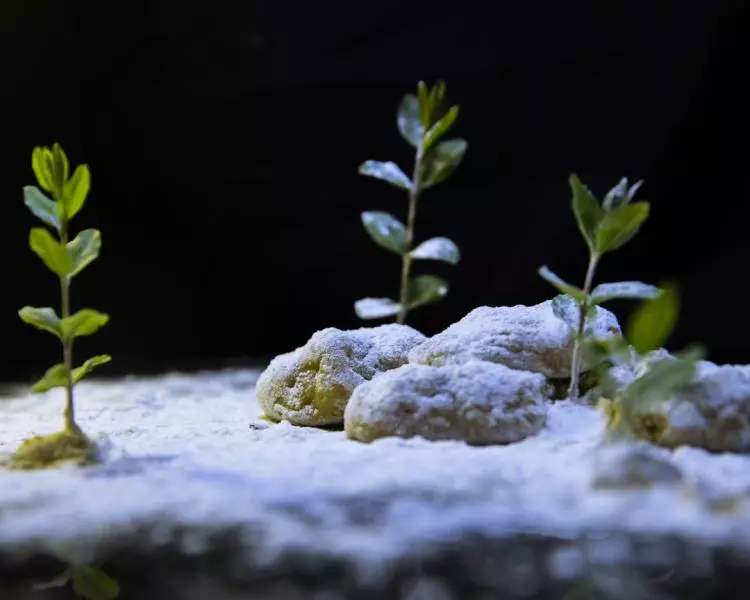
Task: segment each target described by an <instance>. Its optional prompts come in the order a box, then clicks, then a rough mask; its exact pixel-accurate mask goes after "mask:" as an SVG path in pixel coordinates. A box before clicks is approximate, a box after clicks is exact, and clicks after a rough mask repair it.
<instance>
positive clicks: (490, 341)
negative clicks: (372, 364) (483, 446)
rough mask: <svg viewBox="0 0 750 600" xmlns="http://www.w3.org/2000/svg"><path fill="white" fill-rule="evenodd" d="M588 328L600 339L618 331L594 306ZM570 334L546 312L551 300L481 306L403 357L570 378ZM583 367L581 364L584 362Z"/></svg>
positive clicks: (612, 320)
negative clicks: (491, 365)
mask: <svg viewBox="0 0 750 600" xmlns="http://www.w3.org/2000/svg"><path fill="white" fill-rule="evenodd" d="M596 314H597V316H596V319H595V320H594V323H593V329H594V333H595V335H596V336H598V337H602V338H606V337H609V336H612V335H614V334H616V333H619V332H620V326H619V325H618V323H617V319H616V318H615V316H614V315H613V314H612V313H611V312H609V311H608V310H606V309H603V308H601V307H597V313H596ZM572 352H573V334H572V331H571V329H570V327H569V326H568V325H567V324H566V323H565V322H563V321H562V320H561V319H559V318H558V317H556V316H555V315H554V313H553V312H552V301H551V300H548V301H545V302H542V303H541V304H536V305H534V306H523V305H518V306H503V307H499V308H492V307H489V306H482V307H480V308H476V309H474V310H473V311H471V312H470V313H469V314H468V315H466V316H465V317H464V318H463V319H461V320H460V321H458V322H457V323H454V324H453V325H451V326H450V327H448V328H447V329H446V330H445V331H443V332H442V333H439V334H437V335H436V336H434V337H432V338H430V339H428V340H426V341H424V342H422V343H421V344H419V345H418V346H416V347H415V348H414V349H413V350H412V351H411V352H410V353H409V361H410V362H414V363H419V364H425V365H431V366H435V367H441V366H445V365H456V364H461V363H464V362H466V361H468V360H472V359H478V360H483V361H487V362H492V363H498V364H503V365H506V366H508V367H510V368H512V369H521V370H526V371H533V372H535V373H542V374H544V375H546V376H547V377H552V378H565V377H570V362H571V358H572ZM584 367H585V365H584Z"/></svg>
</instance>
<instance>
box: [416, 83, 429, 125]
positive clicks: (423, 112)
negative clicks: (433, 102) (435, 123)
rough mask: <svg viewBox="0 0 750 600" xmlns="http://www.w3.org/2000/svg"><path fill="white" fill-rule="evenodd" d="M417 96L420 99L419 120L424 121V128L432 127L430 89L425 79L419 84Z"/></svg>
mask: <svg viewBox="0 0 750 600" xmlns="http://www.w3.org/2000/svg"><path fill="white" fill-rule="evenodd" d="M417 98H418V101H419V120H420V121H421V122H422V128H423V129H425V130H426V129H429V127H430V113H431V106H430V91H429V90H428V89H427V85H426V84H425V82H424V81H420V82H419V83H418V84H417Z"/></svg>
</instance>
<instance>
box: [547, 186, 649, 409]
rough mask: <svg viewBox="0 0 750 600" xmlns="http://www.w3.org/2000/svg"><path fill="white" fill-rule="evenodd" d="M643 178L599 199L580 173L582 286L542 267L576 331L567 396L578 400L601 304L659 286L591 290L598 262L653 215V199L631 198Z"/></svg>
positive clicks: (561, 312) (577, 204)
mask: <svg viewBox="0 0 750 600" xmlns="http://www.w3.org/2000/svg"><path fill="white" fill-rule="evenodd" d="M642 183H643V182H642V181H639V182H637V183H636V184H634V185H632V186H629V185H628V180H627V178H623V179H621V180H620V182H619V183H618V184H617V185H615V186H614V187H613V188H612V189H611V190H610V191H609V192H607V194H606V196H605V197H604V200H603V201H602V202H601V203H599V201H598V200H597V198H596V196H594V194H593V193H591V191H590V190H589V189H588V188H587V187H586V186H585V185H583V183H582V182H581V180H580V179H579V178H578V176H577V175H575V174H572V175H571V176H570V179H569V184H570V188H571V191H572V197H573V199H572V208H573V213H574V214H575V218H576V221H577V223H578V228H579V229H580V231H581V234H582V235H583V238H584V239H585V241H586V245H587V246H588V250H589V263H588V268H587V270H586V277H585V279H584V284H583V287H582V288H579V287H576V286H575V285H572V284H570V283H567V282H566V281H564V280H563V279H562V278H560V277H558V276H557V275H555V274H554V273H553V272H552V271H551V270H550V269H549V268H547V267H546V266H543V267H541V268H540V269H539V274H540V275H541V276H542V277H543V278H544V279H545V280H547V281H548V282H549V283H551V284H552V285H553V286H554V287H555V288H557V290H558V291H559V292H561V295H559V296H557V297H556V298H555V299H554V300H553V309H554V311H555V314H556V315H557V316H558V317H559V318H560V319H562V320H563V321H565V322H566V323H568V325H570V327H571V328H572V329H573V331H574V335H575V340H574V347H573V359H572V364H571V367H570V372H571V376H570V388H569V389H568V396H569V397H570V398H571V399H574V400H575V399H576V398H578V395H579V381H580V376H581V367H582V354H581V347H582V344H584V343H585V341H586V340H587V339H589V338H590V337H591V336H592V328H591V326H590V325H591V322H592V318H593V316H594V314H595V311H596V307H597V306H598V305H600V304H603V303H604V302H607V301H609V300H614V299H617V298H640V299H652V298H656V297H657V296H658V295H659V293H660V292H659V289H658V288H656V287H654V286H652V285H648V284H645V283H641V282H640V281H621V282H617V283H601V284H599V285H597V286H596V287H595V288H593V289H592V286H593V283H594V275H595V273H596V268H597V266H598V265H599V261H600V260H601V258H602V256H603V255H604V254H606V253H609V252H613V251H614V250H617V249H618V248H621V247H622V246H623V245H625V244H626V243H627V242H629V241H630V240H631V239H633V237H634V236H635V234H636V233H638V230H639V229H640V227H641V225H642V224H643V222H644V221H645V220H646V219H647V218H648V215H649V211H650V205H649V203H648V202H632V200H633V197H634V196H635V193H636V192H637V191H638V188H640V187H641V184H642Z"/></svg>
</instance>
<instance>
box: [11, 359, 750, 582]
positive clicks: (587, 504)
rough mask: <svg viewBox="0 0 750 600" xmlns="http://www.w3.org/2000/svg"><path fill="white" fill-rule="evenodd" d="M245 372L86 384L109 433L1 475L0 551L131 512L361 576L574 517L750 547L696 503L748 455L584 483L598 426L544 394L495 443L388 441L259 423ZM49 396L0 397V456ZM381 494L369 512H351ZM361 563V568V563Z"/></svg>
mask: <svg viewBox="0 0 750 600" xmlns="http://www.w3.org/2000/svg"><path fill="white" fill-rule="evenodd" d="M257 376H258V372H257V371H227V372H219V373H205V374H198V375H169V376H164V377H157V378H150V379H145V378H130V379H126V380H122V381H116V382H84V383H82V384H81V385H80V386H79V387H78V388H77V389H78V415H79V422H80V424H81V426H82V427H83V428H84V429H85V430H86V431H87V432H88V433H89V434H90V435H92V436H96V435H98V434H99V433H106V434H107V435H108V437H109V440H110V443H111V450H110V451H109V457H108V461H107V463H106V464H105V465H103V466H100V467H95V468H92V469H86V470H79V469H75V468H65V469H59V470H55V471H46V472H36V473H19V472H9V471H4V470H2V471H0V552H5V551H8V550H12V549H13V548H14V547H19V546H18V545H19V544H21V545H23V544H28V543H33V542H37V541H44V542H46V543H58V542H59V543H63V544H64V543H65V542H66V541H69V540H73V539H76V538H79V539H81V538H86V537H90V538H92V539H95V538H97V537H98V536H105V537H107V536H109V537H116V536H117V535H118V532H124V531H129V530H132V528H133V527H134V526H135V525H143V524H150V525H153V535H154V536H155V537H154V539H156V537H158V536H159V535H162V536H167V537H168V536H169V531H170V528H171V527H172V526H187V527H188V528H189V529H191V530H192V531H194V532H195V535H194V536H192V537H189V538H187V541H184V543H185V544H188V543H189V544H190V545H191V548H189V549H188V550H192V551H198V552H199V551H200V550H201V548H202V547H203V546H202V544H203V543H204V542H205V540H206V539H207V537H206V536H207V534H209V533H211V532H216V531H217V530H242V529H243V528H247V529H248V530H254V531H257V530H258V529H259V528H260V529H261V530H263V531H264V532H265V533H266V535H265V536H264V537H262V541H258V538H257V537H256V538H254V539H255V540H256V541H255V542H253V544H254V546H253V548H252V552H249V553H248V560H253V561H256V562H258V563H273V561H274V560H276V557H278V556H279V553H280V552H282V551H284V550H285V549H288V548H290V547H294V548H304V549H309V550H310V551H312V552H321V553H330V554H333V555H342V556H348V557H349V558H350V559H351V560H353V561H355V562H356V564H357V565H359V566H360V567H362V568H363V572H369V573H375V572H377V569H378V567H379V565H382V564H384V561H389V560H394V559H397V558H398V556H400V555H402V554H404V553H407V552H408V551H409V550H410V549H411V550H413V549H414V548H417V547H419V546H420V544H430V543H434V542H435V541H440V540H443V539H450V538H456V537H460V536H461V535H462V534H467V533H470V532H473V531H481V532H483V533H485V534H490V535H492V534H496V535H498V536H503V535H512V532H513V531H523V532H537V533H547V534H551V535H564V536H570V535H576V534H578V533H581V532H584V531H588V530H592V529H594V530H596V529H598V530H607V531H612V532H621V531H632V532H649V533H678V534H683V535H684V536H687V537H688V538H693V539H695V540H696V541H702V542H706V543H721V544H745V545H750V512H748V507H747V506H746V505H744V506H741V508H740V509H739V510H738V511H735V512H732V513H721V512H717V511H713V510H712V509H711V507H710V502H709V501H708V500H707V498H709V497H710V498H713V499H716V498H721V497H723V496H737V495H743V494H744V495H747V493H748V491H750V457H747V456H740V455H733V454H723V455H721V454H717V455H711V454H708V453H706V452H704V451H701V450H698V449H692V448H682V449H679V450H677V451H674V452H670V451H666V450H664V451H663V452H662V454H663V456H664V457H665V458H667V459H668V460H670V461H672V462H673V463H674V464H675V465H677V466H678V467H679V468H680V469H681V470H682V471H683V473H684V476H685V479H686V481H687V485H688V486H689V487H693V488H695V489H699V490H702V491H701V493H699V494H697V495H696V494H686V493H685V486H667V485H664V486H656V487H653V488H651V489H649V490H641V491H623V490H595V489H593V488H592V486H591V479H592V474H593V468H594V461H595V457H596V454H597V451H598V447H599V445H600V444H601V439H602V432H603V427H604V424H603V421H602V418H601V417H600V415H599V414H598V413H597V412H595V411H594V410H592V409H589V408H586V407H581V406H573V405H570V404H568V403H558V404H555V405H553V406H552V408H551V410H550V413H549V416H548V421H547V424H546V426H545V428H544V429H543V430H542V431H541V432H540V433H539V434H537V435H535V436H532V437H530V438H528V439H526V440H524V441H522V442H519V443H516V444H513V445H508V446H492V447H470V446H467V445H465V444H463V443H458V442H427V441H425V440H422V439H412V440H401V439H395V438H389V439H384V440H380V441H377V442H374V443H372V444H369V445H366V444H361V443H358V442H354V441H350V440H347V439H346V438H345V435H344V433H343V432H338V431H323V430H318V429H310V428H299V427H293V426H290V425H288V424H280V425H273V426H270V427H268V428H266V429H257V430H256V429H252V428H250V427H249V424H250V423H251V422H252V421H253V420H254V419H256V418H257V417H258V416H259V413H260V410H259V407H258V405H257V404H256V402H255V398H254V393H253V386H254V382H255V380H256V379H257ZM61 410H62V392H61V390H53V391H51V392H49V393H48V394H46V395H42V396H31V395H27V396H19V397H18V398H13V399H10V400H4V401H0V452H2V453H10V452H12V450H13V449H15V447H16V446H17V445H18V444H19V443H20V442H21V441H22V440H23V439H24V438H25V437H27V436H28V435H30V434H32V433H33V434H46V433H51V432H54V431H56V430H58V429H59V428H60V425H61ZM363 503H364V504H365V505H367V504H368V503H371V505H372V506H377V507H378V511H377V513H376V515H375V516H374V517H373V518H374V520H373V521H372V522H370V523H368V522H362V521H360V520H357V519H354V518H353V517H352V507H355V506H361V505H362V504H363ZM368 568H369V570H368Z"/></svg>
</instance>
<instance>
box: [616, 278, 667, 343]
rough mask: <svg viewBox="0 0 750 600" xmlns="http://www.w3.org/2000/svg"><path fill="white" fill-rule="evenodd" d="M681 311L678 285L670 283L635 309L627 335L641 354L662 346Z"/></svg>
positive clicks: (629, 322)
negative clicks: (654, 296)
mask: <svg viewBox="0 0 750 600" xmlns="http://www.w3.org/2000/svg"><path fill="white" fill-rule="evenodd" d="M679 312H680V295H679V290H678V289H677V286H676V285H674V284H668V285H666V286H664V288H663V289H662V293H661V294H659V295H658V296H657V297H656V298H654V299H652V300H649V301H647V302H644V303H643V304H642V305H641V306H639V307H638V308H637V309H636V310H635V312H634V313H633V314H632V316H631V317H630V320H629V321H628V325H627V328H626V332H627V333H626V336H625V337H626V338H627V339H628V341H629V342H630V343H631V344H632V346H633V347H634V348H635V350H636V352H638V353H640V354H645V353H647V352H650V351H652V350H656V349H657V348H661V347H662V346H663V345H664V342H666V341H667V339H668V338H669V336H670V335H671V334H672V330H673V329H674V327H675V325H676V324H677V317H678V315H679Z"/></svg>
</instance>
